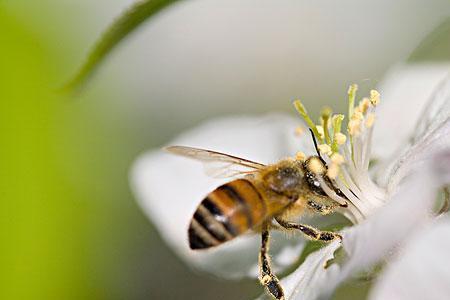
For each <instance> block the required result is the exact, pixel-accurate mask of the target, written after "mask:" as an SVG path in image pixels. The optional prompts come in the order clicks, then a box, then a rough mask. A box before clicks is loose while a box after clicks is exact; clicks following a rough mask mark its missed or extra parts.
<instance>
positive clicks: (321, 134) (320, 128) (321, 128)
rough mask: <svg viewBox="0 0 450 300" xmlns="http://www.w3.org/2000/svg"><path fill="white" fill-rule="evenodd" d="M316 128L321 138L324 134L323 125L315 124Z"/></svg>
mask: <svg viewBox="0 0 450 300" xmlns="http://www.w3.org/2000/svg"><path fill="white" fill-rule="evenodd" d="M316 128H317V132H319V136H320V138H321V139H323V138H324V136H325V133H324V131H323V127H322V126H320V125H317V126H316Z"/></svg>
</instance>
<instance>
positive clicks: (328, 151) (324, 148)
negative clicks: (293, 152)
mask: <svg viewBox="0 0 450 300" xmlns="http://www.w3.org/2000/svg"><path fill="white" fill-rule="evenodd" d="M317 148H319V151H320V153H322V154H327V155H331V154H332V153H333V152H332V151H331V147H330V146H329V145H327V144H322V145H319V146H317Z"/></svg>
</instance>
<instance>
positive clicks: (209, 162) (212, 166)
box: [164, 146, 265, 178]
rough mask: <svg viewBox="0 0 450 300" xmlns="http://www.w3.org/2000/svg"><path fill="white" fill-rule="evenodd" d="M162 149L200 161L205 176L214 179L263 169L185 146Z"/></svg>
mask: <svg viewBox="0 0 450 300" xmlns="http://www.w3.org/2000/svg"><path fill="white" fill-rule="evenodd" d="M164 149H165V150H166V151H168V152H170V153H173V154H176V155H180V156H185V157H188V158H192V159H196V160H199V161H201V162H202V163H203V166H204V167H205V172H206V174H207V175H208V176H211V177H215V178H226V177H234V176H238V175H243V174H249V173H253V172H256V171H258V170H261V169H262V168H264V167H265V165H263V164H260V163H257V162H254V161H251V160H248V159H244V158H239V157H237V156H233V155H229V154H225V153H220V152H216V151H211V150H205V149H199V148H192V147H185V146H169V147H166V148H164Z"/></svg>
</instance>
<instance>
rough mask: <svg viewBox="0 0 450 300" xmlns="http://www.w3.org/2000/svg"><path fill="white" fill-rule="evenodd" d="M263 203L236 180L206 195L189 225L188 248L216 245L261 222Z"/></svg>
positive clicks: (248, 186) (250, 188)
mask: <svg viewBox="0 0 450 300" xmlns="http://www.w3.org/2000/svg"><path fill="white" fill-rule="evenodd" d="M266 206H267V205H266V202H265V200H264V198H263V197H262V195H261V194H260V193H259V192H258V190H257V189H256V188H255V187H254V185H253V184H252V183H251V182H250V181H249V180H246V179H236V180H233V181H231V182H229V183H226V184H224V185H222V186H220V187H218V188H217V189H215V190H214V191H213V192H211V193H209V194H208V196H206V198H205V199H203V201H202V202H201V203H200V205H199V206H198V207H197V210H196V211H195V213H194V216H193V217H192V220H191V223H190V224H189V232H188V233H189V246H190V247H191V249H205V248H210V247H213V246H217V245H220V244H222V243H224V242H226V241H229V240H231V239H233V238H234V237H236V236H238V235H240V234H242V233H244V232H246V231H247V230H248V229H251V228H253V227H255V226H257V225H259V224H261V222H262V221H263V220H264V218H265V217H266V215H267V207H266Z"/></svg>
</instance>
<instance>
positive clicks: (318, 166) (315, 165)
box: [308, 157, 325, 174]
mask: <svg viewBox="0 0 450 300" xmlns="http://www.w3.org/2000/svg"><path fill="white" fill-rule="evenodd" d="M308 169H309V170H311V172H313V173H314V174H323V173H324V172H325V166H324V165H323V163H322V162H321V161H320V160H319V159H318V158H316V157H313V158H311V159H310V160H309V162H308Z"/></svg>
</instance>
